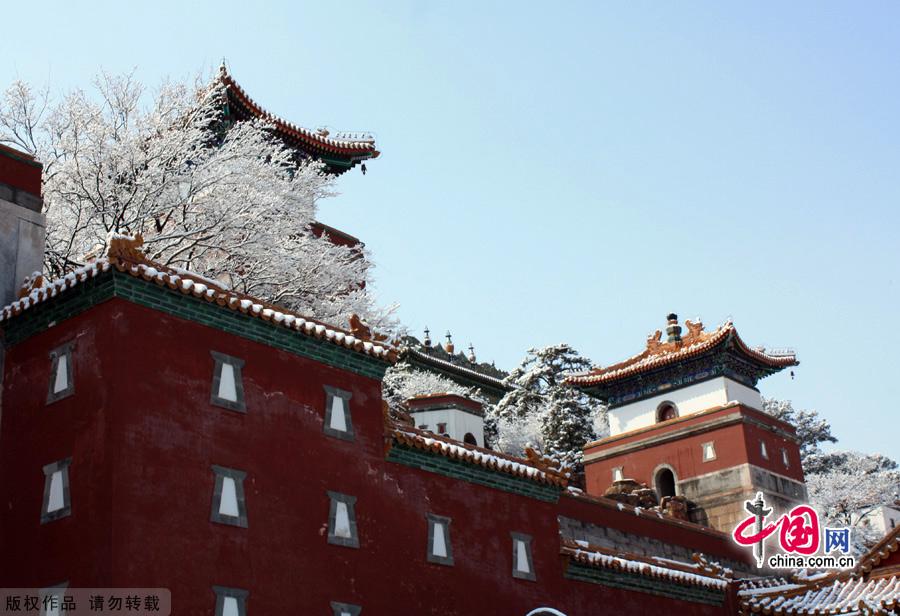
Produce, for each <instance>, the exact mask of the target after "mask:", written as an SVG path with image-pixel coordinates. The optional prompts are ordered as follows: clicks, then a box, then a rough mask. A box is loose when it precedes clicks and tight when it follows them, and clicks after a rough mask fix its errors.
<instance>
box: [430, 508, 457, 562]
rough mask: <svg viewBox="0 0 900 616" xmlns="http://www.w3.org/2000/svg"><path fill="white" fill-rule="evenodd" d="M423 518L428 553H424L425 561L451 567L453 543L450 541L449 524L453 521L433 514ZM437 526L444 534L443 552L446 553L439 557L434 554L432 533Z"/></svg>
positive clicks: (433, 536) (433, 534)
mask: <svg viewBox="0 0 900 616" xmlns="http://www.w3.org/2000/svg"><path fill="white" fill-rule="evenodd" d="M425 517H426V518H427V520H428V551H427V553H426V560H428V562H430V563H435V564H438V565H447V566H449V567H452V566H453V543H452V542H451V541H450V523H451V522H452V521H453V520H451V519H450V518H448V517H446V516H442V515H435V514H433V513H428V514H426V516H425ZM437 526H440V527H441V530H442V531H443V533H444V548H445V550H444V551H445V552H446V553H447V554H446V555H445V556H440V555H439V554H435V553H434V539H435V532H434V531H435V527H437Z"/></svg>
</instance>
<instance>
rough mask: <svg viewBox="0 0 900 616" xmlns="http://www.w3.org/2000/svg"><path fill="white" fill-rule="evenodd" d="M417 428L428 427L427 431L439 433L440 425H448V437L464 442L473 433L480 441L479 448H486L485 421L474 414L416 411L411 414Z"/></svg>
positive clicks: (456, 411)
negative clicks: (468, 434) (468, 433)
mask: <svg viewBox="0 0 900 616" xmlns="http://www.w3.org/2000/svg"><path fill="white" fill-rule="evenodd" d="M410 415H412V418H413V421H415V423H416V427H417V428H418V427H421V426H427V428H426V429H427V430H431V431H432V432H434V433H437V431H438V429H437V426H438V424H439V423H446V424H447V435H448V436H450V438H453V439H456V440H458V441H462V440H463V438H464V437H465V436H466V433H467V432H471V433H472V435H473V436H474V437H475V440H477V441H478V443H477V444H478V446H479V447H484V419H483V418H482V417H479V416H477V415H473V414H472V413H466V412H465V411H461V410H459V409H433V410H429V411H415V412H412V413H410Z"/></svg>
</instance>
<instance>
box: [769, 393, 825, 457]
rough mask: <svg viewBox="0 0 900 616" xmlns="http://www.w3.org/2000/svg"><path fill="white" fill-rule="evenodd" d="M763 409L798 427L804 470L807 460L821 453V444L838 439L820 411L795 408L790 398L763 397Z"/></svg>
mask: <svg viewBox="0 0 900 616" xmlns="http://www.w3.org/2000/svg"><path fill="white" fill-rule="evenodd" d="M763 411H765V412H766V413H768V414H769V415H771V416H772V417H774V418H776V419H780V420H781V421H786V422H787V423H789V424H791V425H792V426H794V428H796V429H797V438H798V439H799V440H800V460H801V461H802V463H803V468H804V470H805V471H806V472H807V473H809V472H811V471H810V470H809V469H807V468H806V460H807V458H809V457H810V456H812V455H816V454H819V453H821V450H820V449H819V445H820V444H822V443H836V442H837V439H836V438H835V437H834V436H833V435H832V434H831V424H829V423H828V422H827V421H826V420H825V419H823V418H822V417H820V416H819V413H818V411H814V410H807V409H799V410H798V409H795V408H794V406H793V404H792V403H791V401H790V400H776V399H774V398H763Z"/></svg>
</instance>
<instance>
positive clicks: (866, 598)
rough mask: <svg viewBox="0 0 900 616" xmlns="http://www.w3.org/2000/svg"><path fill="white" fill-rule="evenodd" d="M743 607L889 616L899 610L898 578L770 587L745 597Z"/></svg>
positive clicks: (759, 610)
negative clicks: (791, 587)
mask: <svg viewBox="0 0 900 616" xmlns="http://www.w3.org/2000/svg"><path fill="white" fill-rule="evenodd" d="M740 594H741V596H742V598H743V601H742V604H741V606H742V608H743V609H744V611H745V612H749V613H752V614H756V613H763V614H776V615H779V616H780V615H793V614H888V613H890V611H892V610H894V609H895V608H900V576H897V575H892V576H886V577H878V578H872V579H868V580H866V579H864V578H862V577H850V578H849V579H837V578H836V577H832V576H829V579H828V580H827V582H818V583H816V584H812V585H811V586H809V587H808V586H801V587H799V588H794V589H785V588H773V589H769V590H768V591H767V592H765V593H759V594H754V595H752V596H750V597H747V595H746V593H744V592H742V593H740Z"/></svg>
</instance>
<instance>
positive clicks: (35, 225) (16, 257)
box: [0, 192, 46, 306]
mask: <svg viewBox="0 0 900 616" xmlns="http://www.w3.org/2000/svg"><path fill="white" fill-rule="evenodd" d="M20 194H24V193H21V192H20ZM2 196H3V195H2V194H0V306H6V305H7V304H9V303H11V302H13V301H15V299H16V293H17V292H18V290H19V288H20V287H21V285H22V281H23V280H24V279H25V277H26V276H30V275H31V274H33V273H34V272H39V271H40V270H41V266H42V263H43V260H44V234H45V227H46V221H45V219H44V215H43V214H41V213H40V212H36V211H34V210H33V209H31V208H29V207H25V206H23V205H20V204H18V203H13V202H12V201H8V200H6V199H3V198H2ZM32 198H33V199H34V198H35V197H32ZM38 202H40V200H38Z"/></svg>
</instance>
